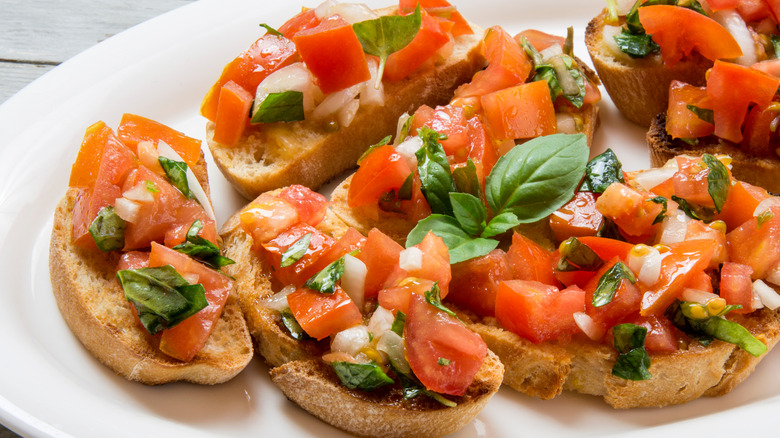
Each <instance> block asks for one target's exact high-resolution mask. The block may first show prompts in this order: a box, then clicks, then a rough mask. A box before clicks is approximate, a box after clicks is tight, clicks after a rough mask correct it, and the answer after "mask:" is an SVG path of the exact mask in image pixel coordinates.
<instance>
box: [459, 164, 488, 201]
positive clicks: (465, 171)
mask: <svg viewBox="0 0 780 438" xmlns="http://www.w3.org/2000/svg"><path fill="white" fill-rule="evenodd" d="M452 179H453V181H454V182H455V188H456V189H457V190H458V191H459V192H461V193H469V194H471V195H474V196H476V197H477V198H482V184H480V182H479V177H478V176H477V166H476V165H475V164H474V162H473V161H471V158H469V159H468V160H467V161H466V165H465V166H463V167H456V168H455V170H453V171H452Z"/></svg>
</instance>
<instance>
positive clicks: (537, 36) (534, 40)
mask: <svg viewBox="0 0 780 438" xmlns="http://www.w3.org/2000/svg"><path fill="white" fill-rule="evenodd" d="M521 38H525V39H526V40H527V41H528V42H529V43H531V45H532V46H534V49H536V50H537V51H539V52H541V51H542V50H544V49H546V48H548V47H550V46H553V45H558V46H561V48H563V46H564V44H566V38H564V37H562V36H557V35H550V34H549V33H546V32H542V31H540V30H536V29H527V30H524V31H522V32H520V33H519V34H517V35H515V41H517V43H518V44H520V43H521Z"/></svg>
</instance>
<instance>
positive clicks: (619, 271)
mask: <svg viewBox="0 0 780 438" xmlns="http://www.w3.org/2000/svg"><path fill="white" fill-rule="evenodd" d="M623 280H628V281H630V282H631V283H632V284H633V283H636V277H634V273H633V272H632V271H631V269H629V268H628V266H626V265H625V264H624V263H623V262H617V263H615V264H614V265H613V266H612V267H611V268H609V269H608V270H607V272H605V273H604V275H602V276H601V278H600V279H599V282H598V286H596V290H595V291H594V292H593V299H592V300H591V303H592V304H593V306H594V307H601V306H605V305H607V304H609V303H610V302H611V301H612V298H613V297H614V296H615V292H617V290H618V288H619V287H620V282H621V281H623Z"/></svg>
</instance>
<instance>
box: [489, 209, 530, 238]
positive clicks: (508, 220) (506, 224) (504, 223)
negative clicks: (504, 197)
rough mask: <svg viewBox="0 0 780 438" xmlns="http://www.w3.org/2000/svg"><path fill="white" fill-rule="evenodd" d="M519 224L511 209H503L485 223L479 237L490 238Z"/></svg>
mask: <svg viewBox="0 0 780 438" xmlns="http://www.w3.org/2000/svg"><path fill="white" fill-rule="evenodd" d="M518 225H520V219H518V218H517V216H515V214H514V213H512V212H511V211H505V212H503V213H501V214H499V215H498V216H494V217H493V219H491V220H490V223H488V224H487V226H486V227H485V229H484V231H482V234H481V236H480V237H484V238H490V237H494V236H498V235H499V234H504V233H506V232H507V231H509V230H511V229H512V228H514V227H516V226H518Z"/></svg>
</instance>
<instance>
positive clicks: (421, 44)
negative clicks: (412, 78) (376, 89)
mask: <svg viewBox="0 0 780 438" xmlns="http://www.w3.org/2000/svg"><path fill="white" fill-rule="evenodd" d="M449 42H450V36H449V34H448V32H447V31H445V30H444V29H443V28H442V26H441V24H440V22H439V20H437V19H436V17H433V16H431V15H430V14H429V13H427V12H426V11H425V10H422V21H421V23H420V29H419V30H418V31H417V34H416V35H415V36H414V38H413V39H412V41H411V42H410V43H409V44H407V45H406V46H405V47H404V48H402V49H401V50H399V51H397V52H394V53H392V54H391V55H390V56H389V57H388V58H387V63H386V64H385V72H384V78H385V79H387V80H389V81H394V82H395V81H400V80H401V79H403V78H405V77H407V76H409V75H410V74H411V73H412V72H414V71H415V70H417V68H418V67H420V66H421V65H422V64H423V63H424V62H425V61H427V60H428V59H429V58H431V57H432V56H433V55H434V54H435V53H436V51H437V50H439V49H440V48H442V47H444V45H446V44H447V43H449Z"/></svg>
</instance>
